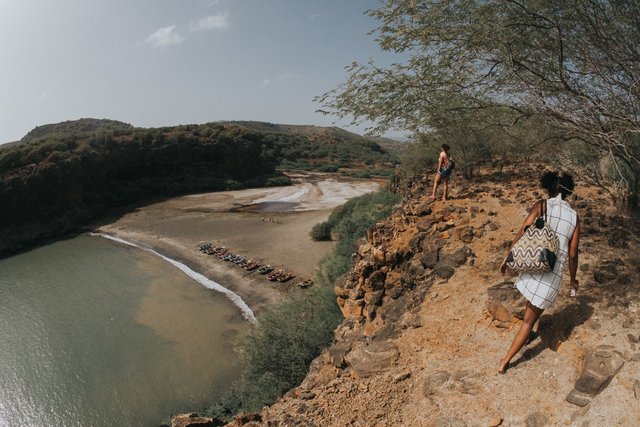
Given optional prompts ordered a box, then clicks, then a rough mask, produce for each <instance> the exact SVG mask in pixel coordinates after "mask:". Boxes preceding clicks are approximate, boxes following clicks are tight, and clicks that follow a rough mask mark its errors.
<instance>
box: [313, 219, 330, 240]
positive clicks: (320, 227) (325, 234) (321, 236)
mask: <svg viewBox="0 0 640 427" xmlns="http://www.w3.org/2000/svg"><path fill="white" fill-rule="evenodd" d="M310 234H311V238H312V239H313V240H315V241H316V242H321V241H329V240H331V226H330V225H329V223H328V222H326V221H325V222H321V223H319V224H316V225H314V226H313V228H312V229H311V233H310Z"/></svg>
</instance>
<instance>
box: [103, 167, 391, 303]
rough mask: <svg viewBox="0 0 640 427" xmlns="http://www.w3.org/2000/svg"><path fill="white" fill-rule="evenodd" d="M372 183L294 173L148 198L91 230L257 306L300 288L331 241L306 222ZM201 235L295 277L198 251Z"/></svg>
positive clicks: (373, 185)
mask: <svg viewBox="0 0 640 427" xmlns="http://www.w3.org/2000/svg"><path fill="white" fill-rule="evenodd" d="M379 186H380V184H379V183H378V182H374V181H353V180H350V181H338V180H336V179H334V178H328V177H326V176H311V175H307V176H297V177H296V184H295V185H293V186H289V187H274V188H260V189H248V190H240V191H225V192H218V193H206V194H197V195H189V196H183V197H177V198H173V199H169V200H166V201H162V202H159V203H155V204H150V205H147V206H144V207H140V208H136V209H135V210H133V211H131V212H129V213H126V214H124V215H122V216H121V217H119V218H118V219H116V220H114V221H113V222H111V223H109V224H106V225H101V226H99V227H98V228H97V229H96V230H94V231H95V232H97V233H104V234H108V235H111V236H115V237H118V238H120V239H123V240H126V241H128V242H132V243H135V244H137V245H139V246H141V247H146V248H150V249H153V250H154V251H156V252H158V253H160V254H162V255H164V256H166V257H169V258H172V259H174V260H176V261H179V262H181V263H183V264H185V265H186V266H188V267H189V268H191V269H192V270H194V271H196V272H198V273H201V274H203V275H204V276H206V277H208V278H209V279H211V280H214V281H216V282H218V283H219V284H220V285H222V286H224V287H225V288H227V289H229V290H231V291H233V292H235V293H236V294H238V295H239V296H240V297H241V298H242V299H243V300H244V301H245V302H246V303H247V305H248V306H249V307H250V308H251V309H252V310H253V311H254V313H259V312H260V311H262V310H264V309H266V308H268V307H270V306H272V305H273V304H275V303H277V302H279V301H281V300H282V299H283V298H285V296H286V295H288V294H290V293H291V292H304V290H299V289H298V286H297V285H296V284H297V283H300V282H301V281H303V280H305V279H312V278H313V276H314V271H315V269H316V267H317V265H318V262H319V261H320V260H321V259H322V257H324V256H325V255H326V254H328V253H329V252H330V251H331V250H332V249H333V246H334V244H335V243H333V242H314V241H312V240H311V238H310V236H309V232H310V231H311V228H312V227H313V226H314V225H315V224H317V223H319V222H322V221H325V220H326V219H327V218H328V217H329V215H330V214H331V211H332V210H333V208H335V207H336V206H339V205H341V204H343V203H344V202H346V201H347V200H348V199H350V198H352V197H356V196H359V195H362V194H365V193H367V192H371V191H375V190H377V189H378V188H379ZM200 241H207V242H213V243H214V244H218V245H224V246H226V247H227V248H229V249H230V250H232V251H233V252H234V253H236V254H241V255H244V256H246V257H248V258H251V259H253V260H255V261H257V262H259V263H260V264H271V265H272V266H273V267H275V268H284V269H286V270H288V271H291V272H293V274H295V276H296V277H295V278H294V279H292V280H290V281H288V282H286V283H278V282H269V281H268V280H267V278H266V277H265V276H262V275H259V274H257V273H256V272H255V271H254V272H247V271H245V270H244V269H242V268H240V267H238V266H237V265H235V264H232V263H230V262H226V261H223V260H220V259H218V258H217V257H215V256H210V255H206V254H203V253H202V252H200V251H199V250H198V247H197V245H198V243H199V242H200ZM212 292H213V291H212Z"/></svg>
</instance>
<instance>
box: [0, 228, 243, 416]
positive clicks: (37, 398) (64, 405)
mask: <svg viewBox="0 0 640 427" xmlns="http://www.w3.org/2000/svg"><path fill="white" fill-rule="evenodd" d="M246 329H247V322H246V321H245V320H244V319H243V318H242V316H241V313H240V311H239V310H238V309H237V307H236V306H234V305H233V304H231V303H230V301H229V300H227V299H226V298H225V297H224V296H223V295H221V294H219V293H217V292H214V291H211V290H208V289H206V288H204V287H203V286H201V285H199V284H198V283H196V282H195V281H193V280H192V279H190V278H189V277H187V276H186V275H184V273H182V272H180V271H178V270H177V269H176V268H175V267H173V266H171V265H169V264H167V263H166V262H165V261H163V260H161V259H159V258H157V257H155V256H153V255H151V254H149V253H147V252H145V251H143V250H140V249H136V248H131V247H126V246H123V245H120V244H117V243H114V242H111V241H107V240H105V239H102V238H99V237H88V236H80V237H76V238H73V239H69V240H64V241H58V242H55V243H52V244H50V245H47V246H43V247H40V248H37V249H34V250H31V251H29V252H25V253H22V254H19V255H16V256H13V257H10V258H5V259H2V260H0V338H1V343H2V344H1V345H0V426H155V425H158V424H159V423H160V422H161V421H163V420H166V419H167V417H168V416H169V415H170V414H172V413H176V412H180V411H185V410H194V409H199V408H202V407H203V406H206V405H207V404H208V403H211V402H212V401H214V400H215V399H216V397H217V396H219V395H220V394H221V392H222V391H223V390H224V389H225V388H227V387H228V386H229V384H230V383H231V382H233V381H234V380H235V379H236V378H237V376H238V375H239V371H238V366H237V356H238V355H237V353H236V350H234V348H235V346H236V344H237V341H238V340H239V338H240V337H241V336H242V335H243V334H244V333H245V332H246Z"/></svg>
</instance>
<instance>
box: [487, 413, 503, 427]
mask: <svg viewBox="0 0 640 427" xmlns="http://www.w3.org/2000/svg"><path fill="white" fill-rule="evenodd" d="M500 424H502V417H498V416H496V417H493V418H491V419H490V420H489V422H488V423H487V425H488V426H489V427H498V426H499V425H500Z"/></svg>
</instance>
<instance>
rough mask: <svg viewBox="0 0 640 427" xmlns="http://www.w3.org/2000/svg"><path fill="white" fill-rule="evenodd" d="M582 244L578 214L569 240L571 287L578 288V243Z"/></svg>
mask: <svg viewBox="0 0 640 427" xmlns="http://www.w3.org/2000/svg"><path fill="white" fill-rule="evenodd" d="M579 244H580V218H578V217H577V216H576V228H575V229H574V230H573V235H572V236H571V240H569V277H570V278H571V288H572V289H575V290H576V291H577V290H578V281H577V280H576V272H577V271H578V245H579Z"/></svg>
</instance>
